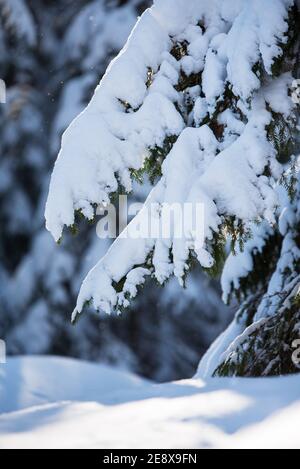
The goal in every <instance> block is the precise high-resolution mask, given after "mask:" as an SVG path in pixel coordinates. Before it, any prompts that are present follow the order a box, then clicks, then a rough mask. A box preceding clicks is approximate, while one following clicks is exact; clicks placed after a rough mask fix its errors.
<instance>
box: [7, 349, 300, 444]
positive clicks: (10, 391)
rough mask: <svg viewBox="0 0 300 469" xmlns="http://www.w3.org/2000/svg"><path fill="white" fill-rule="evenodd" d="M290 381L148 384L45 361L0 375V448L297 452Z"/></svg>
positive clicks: (298, 408)
mask: <svg viewBox="0 0 300 469" xmlns="http://www.w3.org/2000/svg"><path fill="white" fill-rule="evenodd" d="M299 384H300V376H289V377H280V378H275V379H266V378H263V379H237V378H235V379H211V380H209V381H208V382H206V383H205V382H203V381H201V380H198V379H192V380H188V381H182V382H178V383H168V384H162V385H161V384H160V385H155V384H153V383H150V382H147V381H145V380H142V379H140V378H137V377H135V376H133V375H130V374H128V373H125V372H122V371H120V370H116V369H112V368H108V367H105V366H101V365H95V364H88V363H84V362H79V361H75V360H68V359H60V358H51V357H47V358H46V357H35V358H32V357H25V358H14V359H9V360H8V363H7V364H6V365H1V368H0V412H1V414H0V448H25V447H26V448H105V449H108V448H164V447H169V448H179V447H180V448H261V447H262V448H299V447H300V437H299V432H298V431H297V425H298V422H299V418H300V396H299Z"/></svg>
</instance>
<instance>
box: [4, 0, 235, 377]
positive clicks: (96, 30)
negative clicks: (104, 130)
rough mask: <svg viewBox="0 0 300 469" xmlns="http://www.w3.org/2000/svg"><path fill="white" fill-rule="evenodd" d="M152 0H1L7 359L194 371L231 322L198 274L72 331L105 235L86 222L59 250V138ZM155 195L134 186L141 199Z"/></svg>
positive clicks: (151, 288)
mask: <svg viewBox="0 0 300 469" xmlns="http://www.w3.org/2000/svg"><path fill="white" fill-rule="evenodd" d="M150 3H151V2H148V1H140V0H127V1H126V0H119V1H118V0H111V1H110V0H94V1H86V0H85V1H83V0H56V1H55V2H53V1H49V0H26V1H25V0H0V18H1V21H0V78H1V79H3V80H5V82H6V85H7V102H6V104H1V105H0V226H1V228H0V337H1V338H3V339H5V340H6V343H7V349H8V353H9V354H12V355H16V354H55V355H64V356H72V357H77V358H82V359H87V360H92V361H97V362H102V363H110V364H115V365H117V366H120V367H125V368H128V369H131V370H132V371H134V372H137V373H139V374H141V375H143V376H146V377H148V378H151V379H154V380H156V381H169V380H173V379H179V378H186V377H190V376H192V375H193V373H194V372H195V370H196V367H197V364H198V362H199V359H200V358H201V356H202V355H203V353H204V352H205V351H206V349H207V348H208V346H209V345H210V343H211V342H212V341H213V340H214V339H215V337H216V336H217V335H218V334H219V333H220V332H221V331H222V330H224V329H225V327H226V325H227V324H228V322H229V321H230V319H231V317H232V313H231V312H230V311H229V310H228V309H227V308H226V307H225V306H224V305H223V304H222V302H221V300H220V293H219V287H218V283H217V282H216V281H212V280H209V279H208V278H206V277H205V276H204V274H202V273H201V272H199V271H196V272H194V274H193V275H192V276H191V278H190V280H189V281H188V284H187V288H186V289H185V290H183V289H181V288H180V287H179V285H178V284H177V283H176V281H172V282H170V283H169V284H168V286H167V288H164V289H162V288H160V287H158V286H157V285H156V284H154V283H149V284H147V286H146V287H145V292H144V295H141V296H140V297H139V298H138V300H137V301H136V302H135V303H134V305H133V307H132V308H131V309H130V310H129V311H128V312H126V313H124V314H123V315H122V316H120V317H117V316H106V317H105V316H101V317H100V316H98V315H96V314H94V315H93V314H90V315H85V316H84V317H82V319H81V320H80V321H79V322H78V323H77V325H76V326H75V327H74V326H72V325H71V324H70V315H71V312H72V309H73V307H74V305H75V299H76V295H77V292H78V289H79V287H80V284H81V282H82V280H83V278H84V276H85V275H86V273H87V272H88V271H89V269H90V268H91V267H92V266H93V265H94V264H95V263H96V262H97V261H98V259H99V258H100V257H101V256H102V255H103V254H104V253H105V252H106V250H107V248H108V246H109V242H108V241H103V240H99V239H98V238H97V236H96V229H95V227H94V226H86V225H85V226H84V228H82V229H81V230H80V234H79V235H78V236H76V237H74V238H73V237H72V239H71V236H72V235H71V234H69V233H68V234H66V235H65V237H64V240H63V242H62V244H61V245H60V246H57V245H56V244H55V243H54V241H53V239H52V238H51V236H50V234H48V233H47V231H46V230H45V227H44V207H45V200H46V196H47V191H48V185H49V178H50V172H51V170H52V168H53V163H54V161H55V158H56V156H57V153H58V151H59V147H60V138H61V134H62V132H63V131H64V130H65V129H66V127H67V126H68V125H69V124H70V122H71V120H72V119H73V118H74V117H75V116H76V115H77V114H78V113H79V112H80V111H81V110H82V109H83V108H84V107H85V105H86V104H87V103H88V101H89V99H90V98H91V95H92V93H93V90H94V89H95V87H96V85H97V84H98V82H99V80H100V78H101V76H102V75H103V73H104V72H105V69H106V67H107V65H108V64H109V62H110V61H111V60H112V59H113V57H115V56H116V54H117V53H118V52H119V50H120V49H121V48H122V46H123V45H124V43H125V41H126V39H127V37H128V35H129V33H130V30H131V29H132V27H133V26H134V24H135V22H136V18H137V16H138V15H140V14H141V13H142V12H143V10H144V9H145V8H146V7H147V6H149V4H150ZM120 78H121V77H120ZM99 145H101V142H99ZM148 191H149V183H145V185H143V186H139V187H137V190H136V193H135V197H136V199H138V200H143V199H144V198H145V197H146V195H147V193H148Z"/></svg>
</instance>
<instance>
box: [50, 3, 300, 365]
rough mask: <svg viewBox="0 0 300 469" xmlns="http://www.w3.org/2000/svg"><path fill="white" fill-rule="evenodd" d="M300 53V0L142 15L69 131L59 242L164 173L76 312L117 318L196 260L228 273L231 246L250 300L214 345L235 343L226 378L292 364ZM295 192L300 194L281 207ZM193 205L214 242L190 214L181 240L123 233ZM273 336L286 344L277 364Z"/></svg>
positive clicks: (185, 7)
mask: <svg viewBox="0 0 300 469" xmlns="http://www.w3.org/2000/svg"><path fill="white" fill-rule="evenodd" d="M298 50H299V10H298V2H296V1H294V0H272V1H271V0H212V1H210V2H206V1H204V0H189V1H186V0H155V1H154V5H153V7H152V8H151V9H149V10H147V11H146V12H145V13H144V14H143V15H142V17H141V18H140V20H139V21H138V23H137V25H136V26H135V28H134V30H133V32H132V34H131V35H130V37H129V39H128V42H127V44H126V47H125V48H124V49H123V50H122V52H121V53H120V55H119V56H118V57H117V59H116V60H114V61H113V62H112V63H111V65H110V66H109V68H108V69H107V72H106V74H105V76H104V77H103V79H102V80H101V82H100V84H99V86H98V87H97V89H96V91H95V93H94V96H93V98H92V100H91V101H90V103H89V105H88V106H87V108H86V109H85V111H84V112H83V113H81V114H80V115H79V116H78V117H77V118H76V119H75V120H74V121H73V122H72V124H71V125H70V127H69V128H68V130H67V131H66V132H65V133H64V135H63V138H62V147H61V151H60V154H59V157H58V160H57V162H56V165H55V168H54V171H53V174H52V179H51V184H50V193H49V198H48V202H47V206H46V219H47V228H48V229H49V230H50V231H51V232H52V234H53V236H54V238H55V240H56V241H59V240H60V239H61V237H62V233H63V229H64V226H68V227H71V228H72V227H74V225H75V224H76V221H77V217H76V214H80V215H83V216H84V217H86V218H87V219H89V220H92V219H93V218H94V212H95V207H96V206H97V205H98V204H107V203H108V202H109V200H110V198H111V196H112V195H113V194H115V193H116V192H118V191H122V190H124V189H125V190H126V191H127V192H130V191H131V190H132V181H133V180H134V179H135V178H139V177H140V176H141V173H144V172H145V173H147V172H148V173H149V174H150V176H151V178H152V179H153V180H155V181H156V184H155V186H154V188H153V190H152V191H151V192H150V194H149V197H148V199H147V200H146V202H145V206H144V209H143V210H142V211H141V212H140V213H139V215H138V216H137V217H136V218H135V219H134V220H133V221H132V222H131V224H130V225H129V226H128V227H127V229H126V230H125V232H124V233H123V236H122V237H119V238H118V239H117V240H116V241H115V242H114V244H113V245H112V247H111V248H110V250H109V251H108V253H107V254H106V255H105V256H104V257H103V258H102V259H101V260H100V261H99V262H98V264H97V265H96V266H95V267H94V268H93V269H92V270H91V272H90V273H89V274H88V276H87V277H86V279H85V281H84V283H83V285H82V287H81V291H80V294H79V297H78V301H77V305H76V308H75V311H74V313H73V320H75V319H76V318H77V317H78V315H79V314H80V313H81V312H82V311H83V309H84V307H85V306H86V305H88V304H92V306H93V308H94V309H96V310H98V311H104V312H106V313H111V312H112V311H115V310H119V309H122V308H124V307H126V306H128V305H129V302H130V299H131V298H133V297H135V296H136V294H137V291H138V287H140V286H141V285H142V284H143V283H144V282H145V279H146V277H149V276H151V277H154V278H155V279H156V280H157V281H158V282H159V283H161V284H164V283H165V282H166V280H168V279H169V278H170V277H171V276H173V275H174V276H175V277H177V279H178V280H179V283H180V284H184V281H185V277H186V275H187V273H188V272H189V271H190V269H191V267H192V266H193V265H194V264H195V262H194V261H195V260H197V261H198V262H199V263H200V265H201V266H202V267H203V269H205V270H206V271H207V272H209V273H210V272H212V273H215V272H220V271H222V270H223V265H224V260H225V257H226V252H227V251H226V249H227V246H230V247H231V251H232V254H231V256H230V258H229V259H228V261H227V262H226V264H225V272H224V279H223V285H224V288H225V291H224V296H225V299H226V300H227V299H228V298H229V294H230V292H231V290H232V289H235V290H236V291H237V294H238V297H239V298H242V297H243V298H245V304H244V305H243V306H242V309H241V311H240V312H239V314H238V316H237V319H236V320H235V323H234V324H233V325H232V326H231V328H230V332H231V333H228V332H227V333H226V334H225V339H224V336H223V339H220V340H219V342H218V344H217V345H216V344H215V346H214V350H216V349H217V350H218V353H219V352H220V350H221V348H222V346H221V345H220V342H222V344H223V346H224V343H225V342H226V340H228V341H229V343H228V344H227V346H228V347H229V350H227V355H226V356H225V363H223V364H222V363H219V364H220V368H218V371H217V373H219V374H224V373H225V374H228V373H241V374H247V373H249V374H255V373H256V374H262V373H265V374H269V373H271V372H273V373H279V372H280V371H281V370H284V371H289V370H290V368H291V366H286V367H285V366H284V364H283V363H282V362H283V358H282V356H281V355H282V350H285V341H286V340H290V339H292V338H293V334H294V332H293V333H291V331H290V328H291V327H292V326H295V327H296V326H297V324H298V321H297V314H296V313H297V312H298V309H299V303H298V300H297V292H298V288H299V276H298V274H299V272H297V269H298V267H299V259H298V253H297V252H298V251H297V249H298V247H299V239H298V237H299V235H298V227H299V225H298V221H297V211H298V209H297V200H298V195H297V194H298V192H297V189H296V187H295V186H296V183H297V180H298V168H297V164H298V163H297V159H296V158H295V154H296V151H297V149H296V141H297V139H296V133H297V119H298V111H299V107H298V104H299V103H297V100H295V99H292V92H293V89H292V88H293V83H294V79H295V77H296V72H297V70H296V69H297V57H298ZM284 190H286V194H287V195H286V197H285V199H287V198H288V197H289V200H290V202H287V201H286V200H285V203H284V204H283V205H282V198H284V197H283V196H282V192H283V191H284ZM186 202H188V203H191V204H196V203H202V204H203V205H204V208H205V220H204V226H203V230H204V245H203V243H201V236H200V233H198V232H195V231H190V232H189V233H187V234H186V236H185V237H183V238H182V239H177V237H176V236H175V233H176V224H177V223H180V220H178V219H175V222H174V224H173V227H172V232H171V235H170V237H169V239H161V238H160V239H152V238H141V239H138V240H136V239H130V236H128V237H126V236H124V235H126V234H128V233H129V231H130V229H132V228H134V227H136V226H138V225H140V224H141V223H143V221H144V220H145V219H146V217H148V216H149V212H148V210H147V208H148V207H150V206H151V204H156V205H157V207H158V211H157V213H156V214H154V215H152V217H158V218H159V219H160V221H161V223H162V224H164V223H165V219H164V210H163V208H162V207H163V206H164V204H165V203H167V204H172V203H180V204H184V203H186ZM150 221H154V220H153V218H151V220H150ZM253 292H254V293H253ZM295 312H296V313H295ZM291 317H293V319H292V320H291ZM269 325H270V327H269ZM248 326H250V329H249V328H248ZM271 326H272V327H273V328H272V327H271ZM270 328H271V332H270ZM245 329H246V330H245ZM295 330H296V329H295ZM240 334H242V337H240ZM295 334H296V332H295ZM229 336H230V338H229ZM236 336H239V337H238V338H237V337H236ZM270 336H272V339H273V341H274V344H275V343H276V344H278V346H277V345H276V351H274V357H273V356H272V360H273V359H274V360H273V361H272V363H271V364H269V363H268V364H269V366H268V367H266V366H265V365H266V363H265V362H266V361H268V360H269V359H270V357H271V354H270V351H269V338H270ZM226 348H227V347H226ZM223 351H224V350H223ZM263 355H265V357H263ZM237 357H238V358H237ZM258 357H259V360H260V359H261V361H262V362H264V363H263V364H261V363H258ZM214 358H215V357H214ZM211 359H212V354H210V360H211ZM285 359H286V360H289V361H291V357H290V354H289V353H287V356H286V358H285ZM213 361H214V360H213ZM279 361H281V363H280V365H278V363H279ZM208 362H209V360H208V359H207V357H206V360H205V366H208ZM214 363H215V361H214ZM217 365H218V364H217ZM217 365H216V366H217ZM203 366H204V365H203ZM213 371H214V370H212V372H213Z"/></svg>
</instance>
